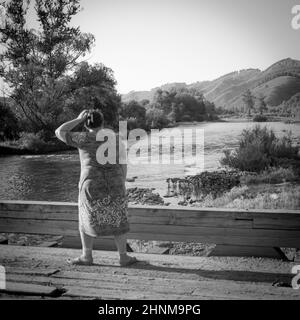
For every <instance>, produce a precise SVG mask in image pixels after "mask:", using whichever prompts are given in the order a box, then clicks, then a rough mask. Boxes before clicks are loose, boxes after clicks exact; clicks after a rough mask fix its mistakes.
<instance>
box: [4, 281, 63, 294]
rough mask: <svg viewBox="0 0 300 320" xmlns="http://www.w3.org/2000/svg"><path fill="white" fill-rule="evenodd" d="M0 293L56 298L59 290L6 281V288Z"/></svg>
mask: <svg viewBox="0 0 300 320" xmlns="http://www.w3.org/2000/svg"><path fill="white" fill-rule="evenodd" d="M0 292H3V293H9V294H22V295H31V296H34V295H38V296H54V295H56V294H57V292H58V290H57V288H55V287H52V286H45V285H39V284H31V283H22V282H11V281H6V288H3V289H1V288H0Z"/></svg>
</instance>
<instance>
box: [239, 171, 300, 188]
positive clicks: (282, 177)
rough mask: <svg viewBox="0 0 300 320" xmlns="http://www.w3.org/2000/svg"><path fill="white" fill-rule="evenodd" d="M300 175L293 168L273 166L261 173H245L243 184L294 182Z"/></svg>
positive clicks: (242, 179)
mask: <svg viewBox="0 0 300 320" xmlns="http://www.w3.org/2000/svg"><path fill="white" fill-rule="evenodd" d="M299 179H300V177H299V176H298V175H297V174H296V172H295V171H294V169H293V168H291V167H289V168H282V167H271V168H269V169H267V170H264V171H262V172H260V173H259V174H245V175H243V176H242V178H241V183H243V184H247V185H249V184H259V183H268V184H274V183H282V182H294V181H297V180H299Z"/></svg>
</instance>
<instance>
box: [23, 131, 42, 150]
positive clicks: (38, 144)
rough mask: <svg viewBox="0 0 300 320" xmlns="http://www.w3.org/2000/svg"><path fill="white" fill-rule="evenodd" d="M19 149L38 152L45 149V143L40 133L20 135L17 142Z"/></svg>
mask: <svg viewBox="0 0 300 320" xmlns="http://www.w3.org/2000/svg"><path fill="white" fill-rule="evenodd" d="M18 145H19V148H20V149H23V150H29V151H33V152H38V151H40V150H43V149H45V148H46V147H47V143H46V142H45V140H44V139H43V137H42V134H41V133H27V132H23V133H21V137H20V139H19V140H18Z"/></svg>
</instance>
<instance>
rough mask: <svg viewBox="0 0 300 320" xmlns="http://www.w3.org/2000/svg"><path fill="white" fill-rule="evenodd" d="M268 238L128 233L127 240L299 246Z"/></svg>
mask: <svg viewBox="0 0 300 320" xmlns="http://www.w3.org/2000/svg"><path fill="white" fill-rule="evenodd" d="M286 236H287V237H286V238H269V237H261V238H260V239H256V238H255V237H253V236H234V237H230V236H229V235H219V236H217V235H201V233H199V234H198V235H188V234H186V235H182V234H161V233H158V234H153V233H146V232H143V233H134V232H130V233H128V239H138V240H146V241H147V240H149V241H150V240H157V241H175V242H199V243H214V244H228V245H250V246H251V245H252V246H263V247H266V246H270V247H274V246H277V247H286V248H297V247H298V246H299V237H297V238H289V237H288V234H287V235H286Z"/></svg>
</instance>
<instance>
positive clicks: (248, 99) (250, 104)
mask: <svg viewBox="0 0 300 320" xmlns="http://www.w3.org/2000/svg"><path fill="white" fill-rule="evenodd" d="M243 102H244V104H245V106H246V110H247V111H248V116H249V117H250V116H251V110H252V109H253V108H254V99H253V96H252V93H251V91H250V90H249V89H248V90H247V91H246V92H245V93H244V94H243Z"/></svg>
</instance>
